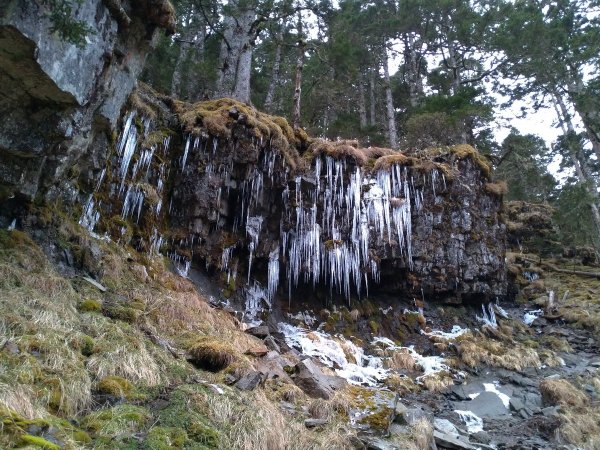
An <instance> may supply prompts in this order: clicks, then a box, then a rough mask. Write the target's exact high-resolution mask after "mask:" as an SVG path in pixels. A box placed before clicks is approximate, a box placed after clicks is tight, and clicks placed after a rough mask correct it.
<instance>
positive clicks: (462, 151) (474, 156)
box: [448, 144, 492, 179]
mask: <svg viewBox="0 0 600 450" xmlns="http://www.w3.org/2000/svg"><path fill="white" fill-rule="evenodd" d="M448 150H449V151H450V153H452V154H453V155H455V156H456V157H457V158H458V159H465V158H469V159H471V161H473V162H474V163H475V164H476V165H477V166H478V167H479V168H480V169H481V171H482V172H483V174H484V175H485V177H486V178H488V179H489V178H490V176H491V172H492V167H491V165H490V163H489V161H488V160H487V159H486V158H485V157H484V156H483V155H482V154H481V153H479V152H478V151H477V150H475V149H474V148H473V147H471V146H470V145H467V144H460V145H453V146H451V147H449V148H448Z"/></svg>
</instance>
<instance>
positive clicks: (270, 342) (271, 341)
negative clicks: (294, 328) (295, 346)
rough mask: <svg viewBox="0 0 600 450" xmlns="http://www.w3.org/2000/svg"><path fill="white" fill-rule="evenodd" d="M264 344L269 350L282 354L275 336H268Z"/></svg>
mask: <svg viewBox="0 0 600 450" xmlns="http://www.w3.org/2000/svg"><path fill="white" fill-rule="evenodd" d="M263 342H264V343H265V345H266V346H267V348H268V349H269V350H273V351H274V352H277V353H281V348H280V347H279V344H277V341H275V338H274V337H273V336H267V337H266V338H265V339H264V341H263Z"/></svg>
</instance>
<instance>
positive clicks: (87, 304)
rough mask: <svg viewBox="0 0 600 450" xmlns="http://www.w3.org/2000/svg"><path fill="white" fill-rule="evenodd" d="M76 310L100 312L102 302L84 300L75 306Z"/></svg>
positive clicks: (91, 299)
mask: <svg viewBox="0 0 600 450" xmlns="http://www.w3.org/2000/svg"><path fill="white" fill-rule="evenodd" d="M77 309H79V311H81V312H100V311H102V302H100V301H98V300H95V299H93V298H86V299H85V300H83V301H82V302H81V303H79V305H77Z"/></svg>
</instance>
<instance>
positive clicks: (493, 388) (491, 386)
mask: <svg viewBox="0 0 600 450" xmlns="http://www.w3.org/2000/svg"><path fill="white" fill-rule="evenodd" d="M499 384H500V383H498V381H494V382H493V383H483V388H484V389H485V392H493V393H494V394H496V395H497V396H498V397H499V398H500V400H501V401H502V404H503V405H504V406H505V407H506V409H508V408H509V406H510V396H508V395H506V394H505V393H504V392H500V391H499V390H498V385H499ZM479 394H481V392H478V393H476V394H470V395H469V397H470V398H471V400H473V399H475V398H477V397H479Z"/></svg>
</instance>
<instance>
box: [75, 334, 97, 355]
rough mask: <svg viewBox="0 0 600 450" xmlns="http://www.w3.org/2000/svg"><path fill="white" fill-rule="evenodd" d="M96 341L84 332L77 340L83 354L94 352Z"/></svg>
mask: <svg viewBox="0 0 600 450" xmlns="http://www.w3.org/2000/svg"><path fill="white" fill-rule="evenodd" d="M95 346H96V343H95V341H94V339H93V338H92V337H91V336H88V335H87V334H84V335H83V336H81V338H80V340H79V349H80V350H81V354H82V355H83V356H91V355H93V354H94V350H95Z"/></svg>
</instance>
